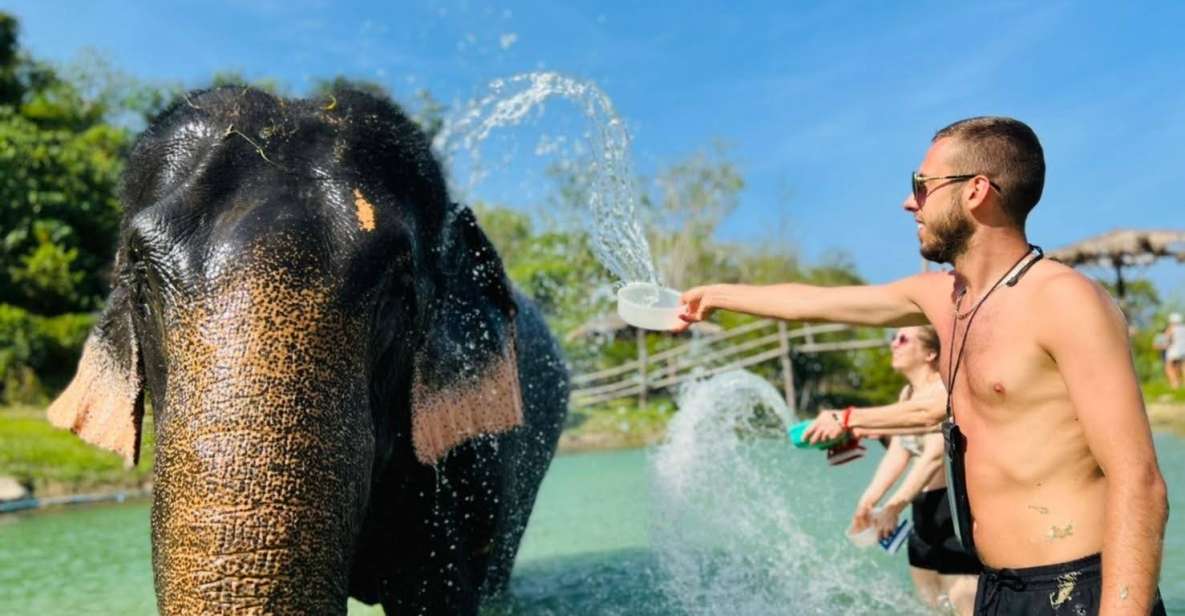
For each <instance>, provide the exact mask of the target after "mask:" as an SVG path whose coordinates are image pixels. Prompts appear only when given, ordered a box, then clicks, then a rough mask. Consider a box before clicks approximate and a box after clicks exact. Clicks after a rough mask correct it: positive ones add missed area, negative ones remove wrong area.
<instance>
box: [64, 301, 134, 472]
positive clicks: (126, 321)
mask: <svg viewBox="0 0 1185 616" xmlns="http://www.w3.org/2000/svg"><path fill="white" fill-rule="evenodd" d="M142 380H143V379H142V376H141V368H140V352H139V348H138V347H137V343H136V336H135V333H134V331H133V329H132V317H131V310H130V297H129V296H128V294H127V291H126V289H124V288H123V287H116V288H115V290H114V291H112V293H111V297H110V298H109V301H108V304H107V309H106V310H104V311H103V314H102V315H101V316H100V317H99V320H98V322H97V323H96V324H95V326H94V328H93V329H91V333H90V336H89V337H87V339H86V345H85V346H83V349H82V358H81V359H80V360H79V361H78V371H77V372H76V373H75V374H74V379H73V380H72V381H70V384H69V385H68V386H67V387H66V389H65V391H63V392H62V393H61V395H59V396H58V397H57V399H56V400H54V401H53V404H51V405H50V406H49V410H48V411H47V414H48V415H49V421H50V423H52V424H53V425H55V426H57V427H59V428H69V429H70V431H71V432H73V433H75V434H77V435H78V436H80V437H82V440H84V441H86V442H88V443H91V444H93V445H98V446H99V447H102V448H104V449H109V450H111V451H114V452H115V453H117V454H119V455H121V456H123V458H124V462H125V463H126V464H127V465H128V466H133V465H135V463H136V462H137V461H139V458H140V426H141V424H142V423H143V419H144V397H143V395H142V391H143V388H142Z"/></svg>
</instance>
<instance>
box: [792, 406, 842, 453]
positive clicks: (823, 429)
mask: <svg viewBox="0 0 1185 616" xmlns="http://www.w3.org/2000/svg"><path fill="white" fill-rule="evenodd" d="M844 432H845V430H844V428H843V422H842V420H840V418H839V411H820V412H819V416H818V417H816V418H815V420H814V421H812V422H811V425H810V426H808V427H807V429H806V431H805V432H803V434H802V435H803V437H804V438H806V442H808V443H810V444H812V445H814V444H815V443H820V442H823V441H829V440H832V439H837V438H839V437H841V436H843V434H844Z"/></svg>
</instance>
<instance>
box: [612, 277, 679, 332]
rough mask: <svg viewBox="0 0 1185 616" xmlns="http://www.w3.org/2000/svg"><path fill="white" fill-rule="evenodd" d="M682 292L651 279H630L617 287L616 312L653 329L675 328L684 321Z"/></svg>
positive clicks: (624, 318) (631, 323)
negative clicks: (620, 286) (633, 280)
mask: <svg viewBox="0 0 1185 616" xmlns="http://www.w3.org/2000/svg"><path fill="white" fill-rule="evenodd" d="M680 297H681V294H680V293H679V292H678V291H676V290H674V289H668V288H666V287H660V286H658V285H656V284H651V283H649V282H631V283H629V284H627V285H625V286H624V287H622V288H620V289H618V290H617V314H618V316H620V317H621V318H622V320H623V321H625V322H626V323H629V324H630V325H633V326H634V327H640V328H642V329H650V330H654V331H668V330H671V329H674V328H675V327H676V326H678V325H679V324H680V323H681V322H682V321H680V320H679V312H681V306H682V305H681V302H680V301H679V298H680Z"/></svg>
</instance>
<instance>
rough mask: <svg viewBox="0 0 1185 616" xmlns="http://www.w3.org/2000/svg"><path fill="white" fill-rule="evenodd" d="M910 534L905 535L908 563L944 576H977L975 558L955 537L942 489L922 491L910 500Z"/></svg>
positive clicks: (947, 504)
mask: <svg viewBox="0 0 1185 616" xmlns="http://www.w3.org/2000/svg"><path fill="white" fill-rule="evenodd" d="M912 510H913V533H911V534H910V535H909V564H910V565H912V566H914V567H917V568H919V569H929V570H930V571H937V572H938V573H942V574H944V575H955V574H966V575H978V574H979V572H980V571H981V570H982V567H981V565H980V564H979V559H977V558H975V557H974V556H972V555H970V554H968V553H967V552H966V551H965V550H963V546H962V545H960V544H959V538H958V537H956V536H955V523H954V520H952V519H951V517H950V504H949V503H947V500H946V488H939V489H937V490H931V491H929V492H922V493H921V494H919V495H918V496H917V498H915V499H914V501H913V509H912Z"/></svg>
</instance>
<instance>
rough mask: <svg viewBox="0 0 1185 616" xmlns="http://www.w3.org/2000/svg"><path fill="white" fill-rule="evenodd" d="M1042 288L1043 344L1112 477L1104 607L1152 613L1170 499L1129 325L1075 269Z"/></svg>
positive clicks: (1106, 514) (1096, 454)
mask: <svg viewBox="0 0 1185 616" xmlns="http://www.w3.org/2000/svg"><path fill="white" fill-rule="evenodd" d="M1042 295H1043V297H1042V302H1043V303H1044V304H1045V305H1046V306H1048V307H1049V310H1048V311H1047V312H1045V313H1044V315H1045V323H1043V324H1042V325H1043V327H1042V331H1044V332H1045V336H1044V340H1042V344H1043V346H1044V347H1045V349H1046V351H1047V352H1049V354H1050V356H1051V357H1053V359H1054V361H1055V362H1057V366H1058V370H1059V371H1060V372H1061V375H1062V378H1063V379H1064V380H1065V383H1066V387H1067V388H1068V389H1069V394H1070V400H1071V402H1072V403H1073V405H1074V409H1075V411H1076V412H1077V415H1078V420H1079V422H1080V423H1081V425H1082V429H1083V433H1084V434H1085V436H1086V441H1087V445H1088V446H1089V447H1090V451H1091V454H1092V455H1093V456H1094V458H1095V459H1096V460H1097V462H1098V464H1099V467H1100V468H1101V469H1102V471H1103V473H1104V475H1105V476H1106V478H1107V496H1106V505H1105V511H1104V529H1103V596H1102V601H1101V605H1100V611H1099V613H1100V614H1103V615H1106V614H1147V613H1148V611H1149V610H1150V609H1151V607H1152V605H1153V603H1154V601H1155V600H1156V584H1157V578H1158V577H1159V574H1160V560H1161V549H1162V544H1163V541H1164V526H1165V520H1166V519H1167V517H1168V500H1167V495H1166V494H1167V492H1166V488H1165V483H1164V478H1163V477H1162V476H1161V474H1160V469H1159V467H1158V465H1157V462H1156V451H1155V449H1154V448H1153V445H1152V433H1151V429H1150V428H1149V426H1148V416H1147V415H1146V414H1145V411H1144V402H1143V398H1142V396H1141V393H1140V387H1139V383H1138V382H1137V380H1136V374H1135V369H1134V368H1133V366H1132V360H1131V352H1130V350H1129V346H1128V339H1127V325H1126V323H1125V321H1124V318H1123V315H1122V313H1120V312H1119V309H1118V307H1117V306H1115V304H1114V303H1113V302H1112V301H1111V298H1110V297H1108V296H1107V294H1106V292H1104V291H1103V290H1102V289H1101V288H1099V287H1098V286H1097V285H1095V284H1094V283H1092V282H1090V281H1088V280H1086V279H1085V278H1083V277H1081V276H1079V275H1077V274H1073V273H1070V274H1064V275H1061V276H1058V277H1056V278H1054V279H1052V280H1050V281H1049V282H1048V283H1047V284H1046V285H1045V289H1044V293H1043V294H1042ZM1083 332H1089V333H1090V335H1083Z"/></svg>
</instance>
